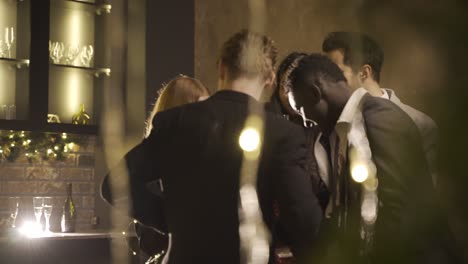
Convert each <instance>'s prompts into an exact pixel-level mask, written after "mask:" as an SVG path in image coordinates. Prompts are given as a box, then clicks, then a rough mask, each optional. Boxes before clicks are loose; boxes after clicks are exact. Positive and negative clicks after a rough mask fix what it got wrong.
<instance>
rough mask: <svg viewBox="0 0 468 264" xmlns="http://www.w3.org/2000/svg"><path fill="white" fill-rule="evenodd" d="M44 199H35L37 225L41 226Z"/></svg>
mask: <svg viewBox="0 0 468 264" xmlns="http://www.w3.org/2000/svg"><path fill="white" fill-rule="evenodd" d="M43 204H44V199H43V198H42V197H33V207H34V216H36V223H37V224H38V225H39V226H40V225H41V216H42V208H43Z"/></svg>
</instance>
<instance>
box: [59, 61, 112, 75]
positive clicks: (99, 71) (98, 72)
mask: <svg viewBox="0 0 468 264" xmlns="http://www.w3.org/2000/svg"><path fill="white" fill-rule="evenodd" d="M50 65H52V66H54V67H57V68H67V69H77V70H82V71H87V72H89V73H90V74H92V75H94V76H95V77H99V76H101V75H105V76H110V74H111V69H109V68H91V67H82V66H74V65H66V64H57V63H51V64H50Z"/></svg>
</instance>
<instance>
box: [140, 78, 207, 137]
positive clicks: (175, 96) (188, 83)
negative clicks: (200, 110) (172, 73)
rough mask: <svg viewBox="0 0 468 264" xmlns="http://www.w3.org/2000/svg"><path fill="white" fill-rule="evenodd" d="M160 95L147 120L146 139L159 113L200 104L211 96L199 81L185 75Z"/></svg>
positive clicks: (169, 84) (165, 87) (172, 82)
mask: <svg viewBox="0 0 468 264" xmlns="http://www.w3.org/2000/svg"><path fill="white" fill-rule="evenodd" d="M158 93H159V97H158V100H157V101H156V103H155V105H154V108H153V110H152V111H151V114H150V116H149V118H148V120H147V129H146V133H145V137H147V136H148V135H149V133H150V132H151V129H152V128H153V125H152V121H153V118H154V116H155V115H156V114H157V113H159V112H162V111H165V110H167V109H170V108H173V107H177V106H180V105H184V104H188V103H194V102H198V101H199V100H200V99H203V98H205V97H208V96H209V95H210V93H209V91H208V89H206V87H205V86H204V85H203V84H202V83H201V82H200V81H199V80H197V79H194V78H190V77H188V76H185V75H180V76H179V77H176V78H174V79H172V80H171V81H169V83H167V84H166V85H164V86H163V88H161V89H160V90H159V92H158Z"/></svg>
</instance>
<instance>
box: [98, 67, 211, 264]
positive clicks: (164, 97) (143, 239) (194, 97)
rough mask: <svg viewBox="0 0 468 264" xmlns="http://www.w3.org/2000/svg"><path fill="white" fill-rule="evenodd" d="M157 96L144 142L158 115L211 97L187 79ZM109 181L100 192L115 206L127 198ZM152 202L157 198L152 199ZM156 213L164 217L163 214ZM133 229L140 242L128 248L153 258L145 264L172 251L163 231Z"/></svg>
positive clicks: (132, 155) (132, 157) (135, 157)
mask: <svg viewBox="0 0 468 264" xmlns="http://www.w3.org/2000/svg"><path fill="white" fill-rule="evenodd" d="M158 93H159V97H158V99H157V101H156V103H155V105H154V108H153V109H152V111H151V114H150V116H149V117H148V120H147V121H146V123H147V128H146V131H145V135H144V136H145V138H146V137H148V135H149V134H150V132H151V130H152V129H153V124H152V120H153V118H154V116H155V115H156V114H157V113H159V112H163V111H165V110H168V109H170V108H174V107H177V106H181V105H184V104H189V103H195V102H198V101H201V100H204V99H206V98H208V96H209V95H210V94H209V91H208V89H206V87H205V86H204V85H203V84H202V83H201V82H200V81H199V80H197V79H194V78H191V77H188V76H185V75H180V76H178V77H176V78H174V79H172V80H171V81H169V83H167V84H166V85H164V87H163V88H161V89H160V90H159V92H158ZM141 160H142V159H141V156H140V154H139V151H138V150H136V149H134V150H132V151H130V152H129V153H127V155H126V162H127V163H135V162H136V163H138V162H140V161H141ZM114 172H115V171H114ZM138 176H141V175H134V177H138ZM108 177H109V175H108V176H106V178H105V179H104V181H103V184H102V186H101V192H102V197H103V198H104V199H105V200H106V201H108V202H109V203H110V204H113V201H114V200H117V199H119V197H122V196H124V195H125V194H122V193H118V194H117V193H111V191H110V188H109V182H108ZM131 177H132V176H131ZM150 199H158V198H155V197H152V198H150ZM156 211H157V210H156ZM157 212H158V213H164V212H163V211H157ZM159 226H161V225H159ZM134 228H135V231H136V233H137V235H138V239H137V241H134V240H133V238H132V239H130V240H129V241H128V245H129V247H130V248H132V250H133V251H138V250H136V247H139V248H140V249H141V251H143V252H144V253H145V254H146V255H147V256H148V257H150V259H149V260H148V261H147V262H146V263H159V261H160V260H161V256H162V255H164V254H165V253H166V252H167V251H168V250H169V248H170V234H169V237H168V234H166V233H164V232H163V231H160V230H157V229H155V228H152V227H150V226H146V225H143V224H141V223H139V222H137V223H135V225H134ZM162 229H165V228H162ZM168 238H169V241H168Z"/></svg>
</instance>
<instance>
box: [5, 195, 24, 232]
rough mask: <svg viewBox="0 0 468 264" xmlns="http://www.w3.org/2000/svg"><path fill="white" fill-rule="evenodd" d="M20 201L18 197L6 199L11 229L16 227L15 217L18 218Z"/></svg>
mask: <svg viewBox="0 0 468 264" xmlns="http://www.w3.org/2000/svg"><path fill="white" fill-rule="evenodd" d="M20 202H21V199H20V197H9V198H8V209H9V210H10V218H11V227H12V228H15V227H16V217H17V216H18V211H19V206H20Z"/></svg>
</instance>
